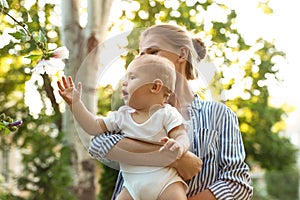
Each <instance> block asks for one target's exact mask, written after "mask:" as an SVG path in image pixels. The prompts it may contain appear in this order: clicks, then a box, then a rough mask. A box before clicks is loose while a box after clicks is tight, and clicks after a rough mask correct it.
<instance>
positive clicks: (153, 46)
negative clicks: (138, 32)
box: [140, 33, 180, 71]
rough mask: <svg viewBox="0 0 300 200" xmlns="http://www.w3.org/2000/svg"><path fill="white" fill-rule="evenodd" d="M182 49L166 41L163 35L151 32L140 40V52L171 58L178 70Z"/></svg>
mask: <svg viewBox="0 0 300 200" xmlns="http://www.w3.org/2000/svg"><path fill="white" fill-rule="evenodd" d="M179 52H180V49H175V48H174V47H172V46H171V45H170V44H168V43H167V42H166V40H164V39H163V38H162V37H161V36H159V35H157V34H151V33H149V34H148V35H147V36H146V37H144V38H143V40H142V41H141V42H140V54H141V55H143V54H153V55H158V56H162V57H165V58H167V59H169V60H170V61H171V62H172V63H174V65H175V69H176V70H177V71H179V70H178V67H179V66H178V58H179Z"/></svg>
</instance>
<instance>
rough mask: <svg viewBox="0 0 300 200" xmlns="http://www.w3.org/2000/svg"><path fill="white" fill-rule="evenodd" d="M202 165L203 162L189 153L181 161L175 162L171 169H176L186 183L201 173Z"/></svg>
mask: <svg viewBox="0 0 300 200" xmlns="http://www.w3.org/2000/svg"><path fill="white" fill-rule="evenodd" d="M202 164H203V162H202V160H201V159H200V158H198V157H197V156H196V155H195V154H193V153H191V152H190V151H187V152H186V153H184V154H183V155H182V156H181V158H180V159H178V160H176V161H175V162H173V163H172V164H171V165H170V167H173V168H175V169H176V170H177V172H178V174H179V175H180V176H181V177H182V178H183V180H185V181H186V180H190V179H191V178H193V177H194V176H195V175H196V174H198V173H199V172H200V171H201V168H202Z"/></svg>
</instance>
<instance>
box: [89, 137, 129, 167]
mask: <svg viewBox="0 0 300 200" xmlns="http://www.w3.org/2000/svg"><path fill="white" fill-rule="evenodd" d="M123 138H124V136H123V135H122V134H121V133H119V132H107V133H103V134H100V135H97V136H94V137H93V138H92V139H91V142H90V146H89V153H90V155H91V156H92V157H93V158H95V159H97V160H99V161H100V162H104V163H110V162H112V161H110V160H109V159H107V158H106V155H107V153H108V152H109V151H110V150H111V149H112V148H113V147H114V146H115V145H116V144H117V143H118V142H119V141H120V140H122V139H123Z"/></svg>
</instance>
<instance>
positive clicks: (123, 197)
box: [116, 187, 134, 200]
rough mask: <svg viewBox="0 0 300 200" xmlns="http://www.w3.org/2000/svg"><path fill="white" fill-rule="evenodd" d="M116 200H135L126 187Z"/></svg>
mask: <svg viewBox="0 0 300 200" xmlns="http://www.w3.org/2000/svg"><path fill="white" fill-rule="evenodd" d="M116 200H134V199H133V198H132V197H131V195H130V194H129V192H128V190H127V189H126V188H125V187H124V188H123V189H122V191H121V192H120V194H119V195H118V196H117V198H116Z"/></svg>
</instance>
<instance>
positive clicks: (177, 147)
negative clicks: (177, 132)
mask: <svg viewBox="0 0 300 200" xmlns="http://www.w3.org/2000/svg"><path fill="white" fill-rule="evenodd" d="M160 142H162V143H164V145H163V146H162V147H161V148H160V149H159V151H162V150H163V149H168V150H170V151H178V153H177V159H179V158H180V157H181V156H182V155H183V153H184V147H183V145H182V144H180V143H179V142H178V141H176V140H174V139H173V138H169V137H163V138H161V139H160Z"/></svg>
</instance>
